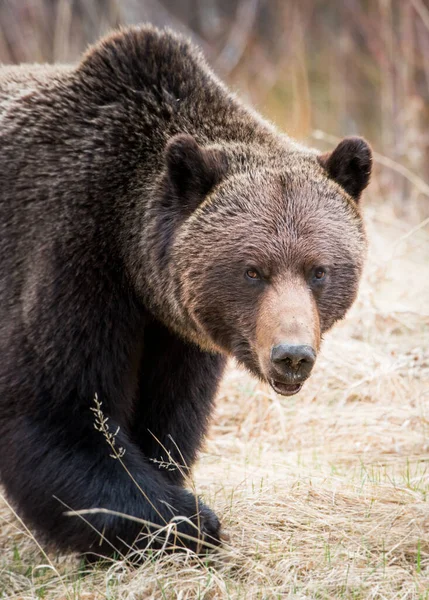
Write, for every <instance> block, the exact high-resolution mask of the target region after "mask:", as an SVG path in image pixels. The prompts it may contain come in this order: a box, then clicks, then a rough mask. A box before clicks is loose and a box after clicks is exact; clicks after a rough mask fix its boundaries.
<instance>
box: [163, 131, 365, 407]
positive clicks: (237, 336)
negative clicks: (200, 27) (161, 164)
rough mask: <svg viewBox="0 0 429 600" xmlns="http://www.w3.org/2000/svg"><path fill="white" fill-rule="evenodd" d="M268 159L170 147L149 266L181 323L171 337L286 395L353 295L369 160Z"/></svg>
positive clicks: (349, 154)
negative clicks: (162, 281) (169, 286)
mask: <svg viewBox="0 0 429 600" xmlns="http://www.w3.org/2000/svg"><path fill="white" fill-rule="evenodd" d="M267 154H269V152H267V148H262V149H259V150H258V149H257V148H253V149H252V148H250V147H244V146H238V145H234V144H231V145H228V144H225V145H223V146H220V145H219V146H204V147H203V146H201V145H200V144H198V143H197V141H196V140H195V139H194V138H193V137H191V136H188V135H177V136H175V137H174V138H172V139H171V140H170V142H169V144H168V146H167V148H166V151H165V170H164V175H163V179H162V188H161V190H159V193H160V194H161V201H160V203H159V205H160V206H161V209H160V210H161V217H160V218H159V219H158V221H157V227H158V228H161V229H162V234H161V238H162V239H163V240H164V241H165V243H164V245H163V247H162V252H160V253H159V255H158V256H159V257H160V258H159V260H161V259H162V260H164V264H165V266H166V272H167V271H168V278H169V280H170V281H174V292H168V294H169V295H170V296H174V298H175V305H176V306H180V307H181V310H182V311H183V314H182V317H183V315H185V316H186V319H187V325H186V326H181V327H180V326H179V329H180V330H181V333H182V334H183V335H185V336H187V337H189V338H191V339H193V340H194V341H197V342H198V343H199V344H200V345H201V346H202V347H204V348H206V349H215V350H218V351H219V350H221V351H223V352H226V353H227V354H229V355H232V356H234V357H235V358H236V359H237V360H238V361H239V362H240V363H242V364H244V365H245V366H246V367H247V368H248V369H249V370H250V371H251V372H253V373H254V374H256V375H257V376H259V377H260V378H262V379H263V380H265V381H268V382H269V383H270V384H271V386H272V387H273V388H274V389H275V390H276V391H277V392H279V393H280V394H283V395H292V394H295V393H296V392H298V391H299V390H300V389H301V387H302V385H303V383H304V381H305V380H306V379H307V378H308V376H309V375H310V372H311V370H312V367H313V365H314V362H315V360H316V357H317V353H318V351H319V347H320V342H321V337H322V335H323V333H324V332H326V331H327V330H328V329H329V328H330V327H332V325H333V324H334V323H335V321H338V319H341V318H342V317H343V316H344V314H345V313H346V311H347V310H348V308H349V307H350V306H351V304H352V302H353V300H354V299H355V297H356V292H357V288H358V282H359V278H360V275H361V271H362V266H363V261H364V257H365V254H366V239H365V233H364V229H363V223H362V217H361V213H360V209H359V200H360V195H361V193H362V191H363V189H364V188H365V187H366V186H367V184H368V182H369V177H370V172H371V151H370V148H369V146H368V144H367V143H366V142H365V141H364V140H362V139H361V138H346V139H344V140H343V141H342V142H341V143H340V144H339V145H338V146H337V147H336V148H335V149H334V150H333V152H331V153H327V154H323V155H318V154H317V153H316V152H313V151H311V150H307V151H304V149H302V148H299V147H296V148H295V147H293V148H292V149H291V148H288V149H287V151H286V150H285V152H284V154H283V153H282V151H281V150H279V152H278V155H277V153H276V152H274V153H273V156H270V157H269V158H267ZM177 320H178V322H179V321H181V322H183V318H178V319H177ZM173 326H174V325H173Z"/></svg>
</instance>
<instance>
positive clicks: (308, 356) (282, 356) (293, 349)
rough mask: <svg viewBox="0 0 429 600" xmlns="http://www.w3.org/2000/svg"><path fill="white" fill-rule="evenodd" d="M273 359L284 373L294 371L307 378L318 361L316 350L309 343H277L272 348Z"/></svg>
mask: <svg viewBox="0 0 429 600" xmlns="http://www.w3.org/2000/svg"><path fill="white" fill-rule="evenodd" d="M271 361H272V362H273V363H274V364H275V366H276V369H278V370H280V371H281V372H282V373H283V374H284V375H287V374H291V373H294V374H296V375H298V376H299V377H300V378H302V379H305V378H307V377H308V375H309V374H310V371H311V369H312V368H313V365H314V363H315V361H316V352H315V351H314V350H313V348H312V347H311V346H307V345H301V346H295V345H291V344H277V346H273V347H272V349H271Z"/></svg>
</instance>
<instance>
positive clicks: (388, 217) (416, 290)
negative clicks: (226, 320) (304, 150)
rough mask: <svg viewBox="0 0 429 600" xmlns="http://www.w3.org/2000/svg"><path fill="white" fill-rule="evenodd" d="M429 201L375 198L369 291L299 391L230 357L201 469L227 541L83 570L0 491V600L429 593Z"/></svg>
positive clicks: (202, 488) (370, 210)
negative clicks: (35, 534)
mask: <svg viewBox="0 0 429 600" xmlns="http://www.w3.org/2000/svg"><path fill="white" fill-rule="evenodd" d="M374 189H375V187H374V188H373V190H374ZM426 201H427V199H420V201H418V200H417V201H415V202H414V201H410V203H409V204H408V206H407V207H405V208H404V207H403V206H402V208H399V209H398V210H397V211H395V209H394V207H393V205H392V203H387V202H386V203H381V202H379V203H375V204H374V203H372V204H369V205H368V207H367V210H366V217H367V222H368V229H369V234H370V239H371V249H370V256H369V263H368V268H367V272H366V276H365V281H364V283H363V285H362V289H361V293H360V297H359V300H358V302H357V304H356V306H355V307H354V308H353V310H352V312H351V314H349V316H348V318H347V319H346V321H345V322H343V323H342V324H341V325H340V326H338V327H337V328H336V329H335V331H334V332H333V333H332V334H330V335H329V336H327V339H326V340H325V344H324V348H323V355H322V356H321V357H320V359H319V361H318V366H317V369H316V372H315V374H314V376H313V377H312V380H311V382H310V383H309V384H307V385H306V387H305V390H304V391H303V392H302V393H301V394H299V395H298V396H297V397H294V398H292V399H283V398H281V397H278V396H276V395H275V394H274V393H273V392H272V391H270V390H269V389H268V388H267V387H265V386H263V385H260V384H257V383H256V382H255V381H254V380H253V379H252V378H251V377H249V376H248V375H246V374H245V373H243V372H242V371H241V370H239V369H237V368H235V367H234V366H231V368H230V370H229V372H228V376H227V378H226V379H225V382H224V384H223V386H222V389H221V392H220V394H219V400H218V404H217V410H216V415H215V418H214V421H213V426H212V428H211V433H210V437H209V440H208V442H207V445H206V449H205V452H204V453H203V455H202V456H201V460H200V462H199V464H198V466H197V468H196V470H195V483H196V487H197V489H198V491H199V492H200V493H202V494H203V496H204V497H205V499H206V500H207V501H208V502H209V503H210V505H212V506H213V507H214V508H215V509H216V510H217V512H218V514H219V515H220V516H221V518H222V520H223V523H224V527H225V529H226V530H227V531H228V533H229V534H230V536H231V541H230V546H229V547H228V548H225V550H224V551H223V552H222V553H220V554H218V555H216V556H213V557H212V558H211V559H210V561H206V562H201V561H198V560H197V559H195V558H194V557H192V556H187V555H181V556H179V555H177V556H170V557H166V558H162V559H160V560H158V561H148V562H147V563H146V564H145V565H143V566H142V567H141V568H140V569H136V570H133V569H131V568H129V567H128V566H127V565H126V564H124V563H120V562H117V563H114V564H112V565H111V566H110V567H108V568H105V569H99V570H96V571H92V572H88V573H85V572H84V571H83V570H82V568H80V570H79V562H78V561H77V560H76V559H74V558H72V557H63V556H57V555H55V554H52V553H51V554H49V555H48V556H47V555H44V554H43V553H42V552H41V550H40V548H39V547H38V546H37V544H36V543H35V541H34V539H32V537H31V536H30V535H28V532H26V531H25V529H24V527H23V525H22V524H21V523H20V522H19V521H18V520H17V519H16V517H15V516H14V515H13V513H12V512H11V510H10V509H9V508H8V507H7V506H6V504H4V505H2V504H1V501H0V517H1V518H0V598H8V599H10V600H12V599H14V600H18V599H28V598H49V599H66V598H67V599H81V600H95V599H98V598H109V599H118V600H125V599H133V600H134V599H135V600H137V599H143V598H156V599H158V598H159V599H166V598H178V599H179V598H180V599H185V598H210V599H214V598H243V599H253V598H309V599H313V598H326V599H328V598H332V599H336V598H356V599H361V598H362V599H363V598H368V599H369V598H374V599H375V598H379V599H393V598H395V599H396V598H398V599H399V598H401V599H410V600H411V599H429V504H428V492H429V260H428V259H429V227H428V225H427V222H426V225H425V224H424V222H423V224H422V219H423V217H422V211H421V206H422V204H423V202H426ZM404 213H405V215H404ZM419 223H420V225H419Z"/></svg>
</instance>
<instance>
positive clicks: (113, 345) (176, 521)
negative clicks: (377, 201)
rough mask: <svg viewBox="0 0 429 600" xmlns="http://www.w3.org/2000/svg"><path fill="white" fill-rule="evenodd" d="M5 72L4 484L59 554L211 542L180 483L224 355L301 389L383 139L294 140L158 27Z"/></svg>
mask: <svg viewBox="0 0 429 600" xmlns="http://www.w3.org/2000/svg"><path fill="white" fill-rule="evenodd" d="M0 73H1V74H0V115H1V117H0V118H1V128H0V140H1V150H0V161H1V169H0V178H1V185H0V223H1V225H0V227H1V234H0V250H1V266H0V269H1V270H0V327H1V330H0V473H1V482H2V484H3V486H4V488H5V490H6V492H7V495H8V497H9V498H10V499H11V501H12V502H13V504H14V505H15V506H16V508H17V511H18V513H19V514H20V515H21V516H22V518H23V519H24V521H25V522H26V523H28V525H29V526H31V527H33V528H34V529H35V531H37V532H39V533H40V534H42V535H43V536H44V537H45V538H46V539H47V540H49V541H50V542H52V543H54V544H56V546H57V547H59V548H60V549H63V550H68V549H69V550H72V551H77V552H82V553H91V552H93V553H95V554H101V555H103V556H108V555H111V554H112V553H114V552H115V551H118V552H120V553H125V552H126V551H127V550H128V549H129V548H130V547H134V548H137V549H144V548H146V547H147V546H148V545H149V546H150V547H151V548H159V547H161V545H162V544H164V545H165V546H166V547H169V548H171V549H174V548H177V547H180V546H182V547H185V548H190V549H192V550H199V549H200V548H202V547H203V546H204V544H206V543H207V546H208V547H211V546H213V545H217V544H219V543H220V538H221V537H222V536H221V535H220V523H219V520H218V518H217V517H216V515H215V514H214V513H213V512H212V511H211V510H210V509H209V508H208V507H207V506H205V505H204V504H203V502H202V501H201V500H200V499H199V498H196V497H195V496H194V495H193V494H192V493H190V492H189V491H188V490H187V489H186V486H185V483H186V476H187V474H188V473H189V469H190V467H191V466H192V464H193V463H194V461H195V459H196V456H197V452H198V450H199V448H200V446H201V443H202V441H203V439H204V435H205V433H206V430H207V425H208V422H209V418H210V413H211V410H212V407H213V400H214V397H215V394H216V389H217V386H218V382H219V380H220V378H221V376H222V372H223V370H224V366H225V361H226V357H228V356H232V357H235V358H236V359H237V360H238V361H239V362H240V363H241V364H242V365H243V366H244V367H245V368H247V369H248V370H249V371H250V372H251V373H253V374H254V375H255V376H256V377H258V378H260V379H261V380H263V381H266V382H268V383H269V384H270V385H271V386H272V387H273V388H274V390H275V391H276V392H278V393H280V394H283V395H285V396H289V395H292V394H296V393H297V392H298V391H299V390H300V389H301V387H302V385H303V383H304V382H305V380H306V379H307V378H308V376H309V375H310V373H311V370H312V367H313V365H314V362H315V360H316V356H317V353H318V350H319V346H320V341H321V336H322V334H323V333H324V332H325V331H327V330H328V329H329V328H330V327H331V326H332V325H333V324H334V323H335V321H338V319H341V318H342V317H343V316H344V314H345V313H346V311H347V309H348V308H349V307H350V305H351V304H352V302H353V300H354V298H355V296H356V291H357V287H358V281H359V278H360V275H361V271H362V264H363V261H364V256H365V252H366V239H365V233H364V227H363V222H362V217H361V212H360V207H359V199H360V196H361V193H362V191H363V189H364V188H365V187H366V185H367V184H368V181H369V177H370V171H371V151H370V148H369V146H368V144H367V143H366V142H365V141H364V140H362V139H361V138H346V139H344V140H343V141H342V142H340V144H339V145H338V146H337V148H335V149H334V150H333V151H332V152H330V153H327V154H323V155H321V154H319V153H318V152H317V151H315V150H312V149H307V148H305V147H303V146H301V145H299V144H297V143H296V142H294V141H292V140H291V139H290V138H288V137H287V136H286V135H284V134H281V133H279V132H278V131H277V129H276V128H275V127H274V126H273V125H271V124H270V123H268V122H267V121H265V120H264V119H263V118H262V117H260V116H259V115H258V114H257V113H256V112H255V111H253V110H251V109H249V108H247V107H246V106H245V105H244V104H242V103H241V102H240V101H239V100H238V99H237V98H236V96H234V95H233V94H231V93H230V92H229V91H228V90H227V88H226V87H225V85H224V84H223V83H222V82H221V81H219V79H217V77H216V76H215V75H214V74H213V72H212V71H211V70H210V69H209V67H208V66H207V65H206V63H205V62H204V59H203V58H202V56H201V55H200V53H199V51H198V50H196V49H195V48H194V47H193V46H192V44H191V43H190V42H189V41H188V40H186V39H184V38H182V37H180V36H178V35H175V34H174V33H172V32H170V31H160V30H157V29H155V28H152V27H150V26H143V27H133V28H129V29H124V30H120V31H118V32H115V33H113V34H111V35H109V36H108V37H106V38H105V39H103V40H102V41H101V42H99V43H98V44H96V45H95V46H94V47H92V48H91V49H90V50H89V51H88V52H87V53H86V55H84V57H83V59H82V60H81V62H80V63H79V64H78V65H77V66H64V67H63V66H60V67H56V66H28V65H23V66H19V67H3V68H2V69H1V71H0ZM94 398H98V401H99V402H100V403H101V405H99V406H100V411H101V412H102V415H101V413H100V411H99V414H98V417H97V415H95V414H94ZM104 419H108V420H107V422H105V426H104V427H105V429H106V431H107V433H106V431H105V432H104V435H103V432H100V431H99V430H97V429H100V428H101V429H103V427H102V426H101V425H102V423H100V421H103V420H104ZM109 435H110V436H111V444H112V443H113V444H114V448H113V449H112V447H111V446H109V444H108V442H107V440H106V439H105V438H106V437H108V436H109ZM112 438H113V441H112ZM115 449H116V460H115V459H114V458H112V455H113V456H115ZM118 455H119V458H118ZM88 509H103V510H101V511H97V510H93V511H90V512H89V513H85V514H79V515H78V514H76V512H78V511H84V510H88ZM127 516H129V517H131V518H127ZM167 524H168V527H165V526H166V525H167ZM172 532H173V533H174V535H173V533H172Z"/></svg>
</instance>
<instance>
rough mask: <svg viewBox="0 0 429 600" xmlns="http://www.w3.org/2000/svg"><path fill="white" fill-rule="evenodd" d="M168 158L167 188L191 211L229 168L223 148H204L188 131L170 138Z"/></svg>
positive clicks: (185, 209)
mask: <svg viewBox="0 0 429 600" xmlns="http://www.w3.org/2000/svg"><path fill="white" fill-rule="evenodd" d="M165 162H166V167H167V186H168V191H169V193H170V194H172V195H174V197H175V198H176V199H177V200H178V202H179V204H180V207H181V209H182V210H184V211H185V212H186V213H188V214H190V213H191V212H193V211H194V210H195V209H196V208H197V206H198V205H199V204H200V202H202V200H203V199H204V197H205V196H206V195H207V194H208V193H209V192H210V190H212V189H213V188H214V186H215V185H216V184H217V183H219V181H220V180H221V179H222V176H223V175H224V172H225V170H226V165H225V158H224V157H223V155H222V153H221V151H219V150H215V149H210V148H202V147H201V146H199V145H198V143H197V142H196V140H195V139H194V138H193V137H192V136H191V135H187V134H178V135H175V136H174V137H173V138H171V140H170V141H169V142H168V144H167V148H166V150H165Z"/></svg>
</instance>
